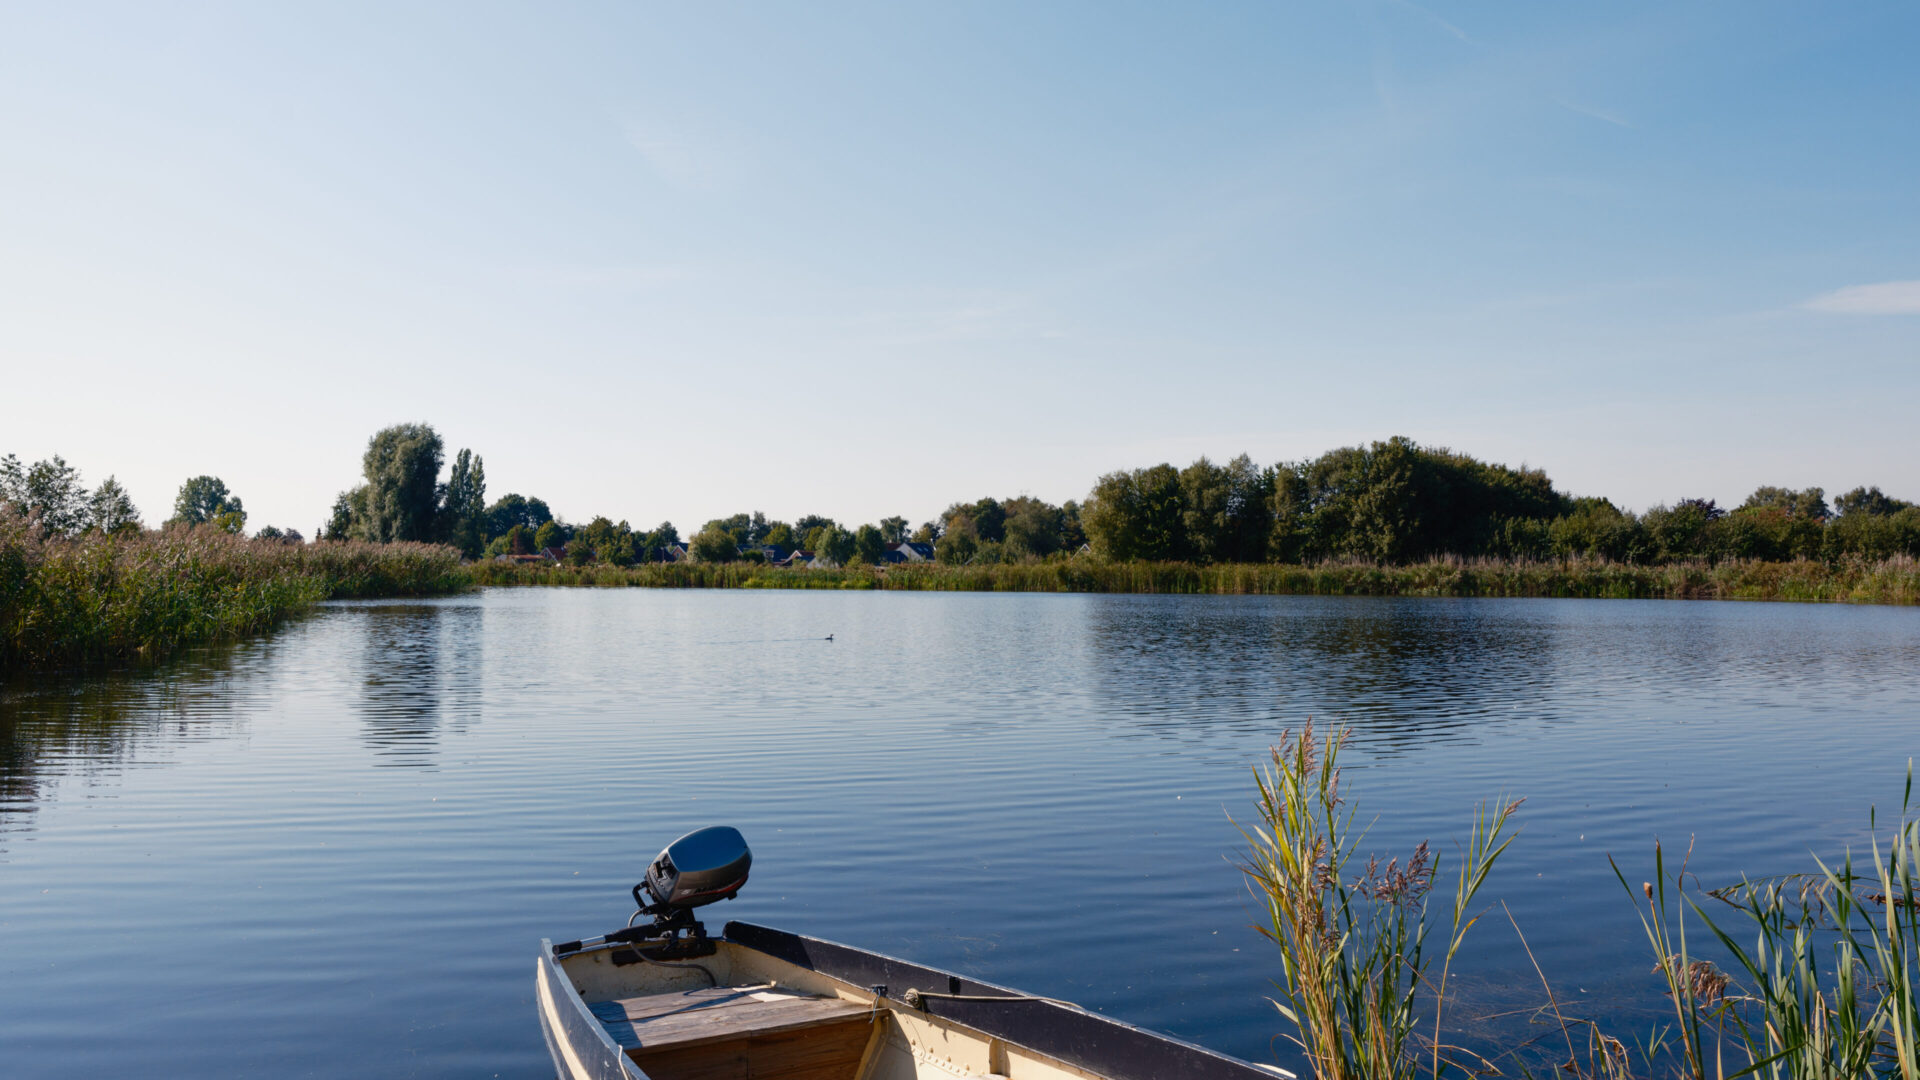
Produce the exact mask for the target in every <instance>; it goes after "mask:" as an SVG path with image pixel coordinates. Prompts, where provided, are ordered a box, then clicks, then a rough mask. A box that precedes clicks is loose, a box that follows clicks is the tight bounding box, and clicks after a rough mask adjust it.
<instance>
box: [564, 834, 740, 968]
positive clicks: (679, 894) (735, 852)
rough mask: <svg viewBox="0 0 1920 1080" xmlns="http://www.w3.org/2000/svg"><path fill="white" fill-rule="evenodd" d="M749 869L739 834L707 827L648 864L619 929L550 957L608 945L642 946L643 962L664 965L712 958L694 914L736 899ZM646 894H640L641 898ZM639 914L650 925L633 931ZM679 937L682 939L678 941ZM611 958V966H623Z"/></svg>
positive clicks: (570, 945)
mask: <svg viewBox="0 0 1920 1080" xmlns="http://www.w3.org/2000/svg"><path fill="white" fill-rule="evenodd" d="M752 866H753V852H752V851H750V850H748V848H747V839H746V837H744V836H741V835H740V830H738V829H735V828H733V827H731V826H728V825H710V826H708V827H707V828H704V829H695V830H694V831H693V832H690V833H688V834H687V835H685V836H683V837H681V838H680V839H678V840H675V841H674V842H673V843H671V844H668V845H667V846H666V847H665V848H664V849H663V850H662V851H661V852H660V854H658V855H656V856H654V859H653V862H651V863H649V864H647V874H646V877H644V878H642V879H641V880H640V883H639V884H637V885H635V886H634V887H633V902H634V905H635V906H636V908H637V910H635V911H634V913H633V915H632V916H631V917H630V918H628V919H627V926H626V929H624V930H615V931H614V932H613V933H611V934H606V935H603V936H601V937H597V938H588V939H585V940H582V941H569V942H566V943H565V944H561V945H555V946H554V947H553V951H554V955H556V956H560V955H564V954H566V953H575V952H579V951H580V950H582V949H586V948H592V947H593V946H595V945H602V944H605V943H607V942H623V941H631V942H647V941H652V940H653V939H660V940H659V941H658V942H657V943H656V944H652V945H646V946H636V948H644V949H645V952H644V953H642V955H643V956H644V957H645V958H647V959H654V960H664V959H677V958H680V957H688V956H711V955H713V943H712V942H711V941H708V940H707V928H706V927H704V926H702V925H700V923H699V922H698V921H697V920H696V919H694V917H693V909H694V908H697V907H705V906H706V905H708V904H712V903H716V902H718V901H721V900H731V899H733V898H734V897H736V896H738V895H740V887H741V886H743V885H745V884H746V883H747V870H748V869H749V868H750V867H752ZM643 893H644V894H645V895H642V894H643ZM642 915H651V916H653V921H652V922H649V923H642V924H641V925H639V926H635V925H633V924H634V921H635V920H637V919H639V918H640V917H641V916H642ZM682 935H684V936H682ZM621 955H624V954H615V956H614V963H616V964H617V963H623V962H624V963H630V962H632V961H631V960H628V961H622V960H621V959H620V956H621Z"/></svg>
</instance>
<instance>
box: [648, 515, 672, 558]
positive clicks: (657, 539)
mask: <svg viewBox="0 0 1920 1080" xmlns="http://www.w3.org/2000/svg"><path fill="white" fill-rule="evenodd" d="M678 543H680V530H679V529H676V528H674V527H673V522H671V521H663V522H661V523H660V524H659V526H658V527H657V528H655V529H654V530H653V531H652V532H650V533H648V534H647V543H646V548H647V550H646V551H645V553H644V554H643V557H644V558H646V559H649V560H651V559H658V558H661V557H662V556H663V555H664V554H665V552H666V550H667V549H668V548H670V547H673V546H674V545H676V544H678Z"/></svg>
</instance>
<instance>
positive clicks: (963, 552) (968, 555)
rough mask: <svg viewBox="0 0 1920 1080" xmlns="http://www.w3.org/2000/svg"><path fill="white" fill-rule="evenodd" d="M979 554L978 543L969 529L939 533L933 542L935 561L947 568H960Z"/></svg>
mask: <svg viewBox="0 0 1920 1080" xmlns="http://www.w3.org/2000/svg"><path fill="white" fill-rule="evenodd" d="M923 542H924V541H923ZM979 553H980V541H979V539H978V538H977V537H975V536H974V535H973V530H972V529H971V528H967V529H950V530H948V531H946V532H943V533H941V534H940V538H939V539H938V540H935V541H934V542H933V557H934V559H935V561H937V562H940V563H944V564H946V565H948V566H960V565H962V564H964V563H967V562H970V561H972V559H973V557H974V556H975V555H977V554H979Z"/></svg>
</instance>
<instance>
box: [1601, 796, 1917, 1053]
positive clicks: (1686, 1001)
mask: <svg viewBox="0 0 1920 1080" xmlns="http://www.w3.org/2000/svg"><path fill="white" fill-rule="evenodd" d="M1912 795H1913V769H1912V764H1911V763H1909V764H1908V769H1907V787H1906V794H1905V797H1904V798H1903V799H1902V803H1901V816H1900V822H1899V825H1898V827H1897V828H1895V829H1894V831H1893V833H1892V835H1891V837H1889V838H1887V841H1886V847H1885V849H1884V851H1883V850H1882V846H1881V845H1882V839H1881V837H1880V836H1879V834H1878V831H1877V830H1876V831H1875V834H1874V837H1873V840H1872V845H1871V848H1872V858H1873V863H1872V867H1873V869H1872V874H1871V876H1870V877H1863V876H1860V875H1857V874H1856V873H1855V871H1854V863H1853V855H1852V853H1851V852H1849V853H1848V854H1847V856H1846V858H1845V859H1844V860H1843V861H1842V862H1841V864H1840V867H1839V869H1837V870H1836V869H1834V868H1833V867H1830V866H1828V865H1827V864H1826V863H1825V862H1823V861H1821V860H1820V859H1818V858H1816V859H1815V860H1814V862H1815V865H1816V867H1817V872H1815V873H1811V874H1796V875H1789V876H1785V877H1777V878H1769V879H1761V880H1753V879H1743V880H1742V881H1741V882H1740V883H1739V884H1737V885H1734V886H1730V887H1727V888H1722V889H1716V890H1712V891H1711V892H1709V893H1707V894H1706V895H1707V896H1711V897H1713V898H1716V899H1718V900H1721V901H1723V902H1725V903H1726V904H1728V905H1730V906H1732V907H1733V908H1734V909H1736V910H1737V911H1738V912H1739V913H1740V916H1741V918H1742V919H1743V921H1744V922H1745V923H1746V925H1747V928H1748V932H1749V934H1750V935H1751V936H1749V937H1745V938H1744V940H1743V938H1742V937H1736V935H1735V933H1734V932H1733V931H1732V930H1730V929H1728V928H1726V927H1723V926H1722V925H1721V923H1720V922H1718V921H1716V920H1715V919H1714V918H1713V917H1712V916H1710V915H1709V914H1708V913H1707V911H1706V909H1705V908H1704V907H1703V906H1702V904H1701V903H1700V902H1699V900H1698V899H1697V898H1696V897H1695V896H1693V895H1690V894H1688V893H1687V892H1686V890H1685V888H1684V883H1685V880H1686V877H1687V874H1686V871H1685V869H1684V865H1683V867H1682V869H1681V870H1680V871H1678V872H1674V873H1670V872H1669V871H1668V868H1667V864H1666V861H1665V856H1664V853H1663V852H1661V850H1660V849H1659V848H1658V847H1656V848H1655V851H1654V879H1653V880H1652V881H1648V882H1644V883H1643V884H1642V885H1641V888H1640V891H1639V893H1638V894H1637V895H1636V893H1635V892H1634V890H1633V889H1632V888H1631V887H1630V886H1628V885H1627V879H1626V876H1625V874H1624V873H1622V872H1621V870H1620V868H1619V866H1618V865H1617V864H1616V865H1615V866H1614V874H1615V876H1616V877H1617V878H1618V879H1619V880H1620V884H1621V886H1622V888H1625V889H1626V890H1627V894H1628V896H1629V897H1630V898H1632V899H1633V902H1634V906H1635V909H1636V911H1638V913H1639V915H1640V921H1641V925H1642V927H1643V929H1644V930H1645V932H1646V936H1647V942H1648V944H1649V945H1650V946H1651V948H1652V950H1653V953H1654V956H1655V958H1656V965H1655V969H1656V970H1657V971H1659V972H1660V973H1661V974H1662V976H1663V978H1664V980H1665V982H1666V985H1667V996H1668V998H1669V999H1670V1001H1671V1003H1672V1007H1673V1010H1674V1025H1673V1027H1672V1028H1670V1029H1667V1030H1666V1031H1663V1032H1658V1033H1655V1034H1653V1035H1651V1036H1650V1037H1649V1039H1648V1041H1647V1044H1646V1046H1645V1047H1644V1048H1643V1052H1642V1056H1643V1058H1644V1059H1645V1060H1646V1062H1647V1064H1648V1068H1649V1069H1650V1070H1651V1069H1652V1068H1653V1065H1654V1062H1655V1061H1656V1060H1661V1059H1664V1058H1666V1057H1669V1056H1670V1057H1673V1058H1677V1059H1678V1065H1679V1071H1680V1074H1681V1076H1682V1077H1684V1078H1685V1080H1735V1078H1738V1077H1745V1076H1754V1077H1761V1078H1765V1080H1855V1078H1859V1080H1867V1078H1884V1080H1894V1078H1898V1080H1920V1007H1917V1006H1916V998H1915V991H1914V983H1915V978H1916V963H1917V962H1920V891H1917V890H1920V821H1916V820H1915V818H1914V816H1913V812H1912ZM1679 901H1684V903H1682V902H1679ZM1689 911H1691V912H1692V913H1693V916H1694V918H1695V919H1697V920H1698V922H1699V924H1700V925H1701V926H1703V927H1705V928H1706V930H1707V931H1708V933H1709V934H1710V935H1711V936H1710V938H1709V940H1710V941H1713V942H1715V943H1717V944H1718V945H1719V946H1720V948H1721V949H1724V950H1725V953H1726V955H1728V956H1730V957H1731V958H1732V962H1733V971H1732V972H1731V973H1728V972H1723V971H1721V970H1720V969H1719V968H1717V967H1716V966H1715V965H1714V963H1713V962H1712V961H1711V960H1707V959H1702V958H1700V957H1699V956H1698V955H1696V954H1695V953H1694V952H1693V951H1692V948H1691V946H1690V944H1689V941H1688V937H1687V930H1686V924H1687V917H1686V916H1687V913H1688V912H1689ZM1729 1053H1731V1054H1732V1055H1733V1057H1734V1059H1735V1060H1734V1062H1733V1063H1732V1066H1733V1068H1732V1071H1731V1072H1730V1071H1729V1064H1728V1062H1727V1060H1726V1058H1727V1055H1728V1054H1729Z"/></svg>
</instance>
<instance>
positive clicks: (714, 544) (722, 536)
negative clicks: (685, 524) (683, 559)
mask: <svg viewBox="0 0 1920 1080" xmlns="http://www.w3.org/2000/svg"><path fill="white" fill-rule="evenodd" d="M688 551H689V553H691V554H692V555H693V557H694V559H695V560H696V561H698V562H703V563H729V562H733V561H735V560H737V559H739V558H740V545H739V544H738V543H737V542H736V541H735V540H734V538H733V534H732V533H731V532H728V531H727V529H726V526H725V525H723V524H722V523H721V522H719V521H710V522H708V523H707V525H706V527H705V528H703V529H701V530H700V531H699V532H698V533H696V534H695V535H694V538H693V543H692V544H690V545H688Z"/></svg>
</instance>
